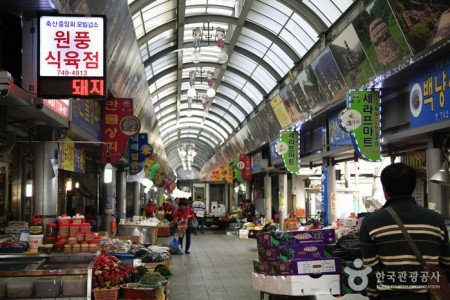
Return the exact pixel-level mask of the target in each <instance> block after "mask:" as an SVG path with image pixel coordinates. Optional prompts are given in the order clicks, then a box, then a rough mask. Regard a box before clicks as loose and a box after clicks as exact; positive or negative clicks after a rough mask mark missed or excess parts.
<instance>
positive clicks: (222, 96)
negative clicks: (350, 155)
mask: <svg viewBox="0 0 450 300" xmlns="http://www.w3.org/2000/svg"><path fill="white" fill-rule="evenodd" d="M352 2H353V1H352V0H321V1H312V0H303V1H298V0H279V1H277V0H245V1H244V0H178V1H177V0H129V1H128V5H129V7H130V13H131V15H132V20H133V24H134V28H135V32H136V38H137V41H138V45H139V47H140V48H139V49H140V53H141V57H142V61H143V64H144V68H145V75H146V77H147V81H148V86H149V91H150V94H151V98H152V102H153V105H154V109H155V117H156V119H157V121H158V124H159V128H160V135H161V138H162V141H163V144H164V148H165V152H166V155H167V158H168V162H169V165H170V167H172V168H173V169H174V170H177V172H178V171H181V170H180V168H181V166H182V162H181V159H180V158H179V154H178V148H179V146H180V145H183V144H195V147H196V149H197V153H198V155H197V156H196V157H195V159H194V162H193V168H195V169H196V172H197V171H198V170H200V169H201V168H202V167H203V164H205V163H206V162H207V161H208V160H209V159H210V158H211V157H212V156H213V154H214V153H215V152H216V151H217V150H218V149H219V148H220V147H221V146H222V145H223V143H224V142H225V141H227V140H228V139H229V138H230V136H232V135H233V134H235V133H236V131H237V128H239V127H240V126H241V125H242V124H243V123H244V122H245V121H246V120H247V119H248V118H249V115H250V114H251V113H252V112H253V111H254V110H255V108H256V107H257V106H258V105H259V104H260V103H261V102H262V101H263V100H264V99H265V98H266V97H267V95H268V94H269V93H270V92H271V91H272V90H273V89H274V88H275V87H276V86H277V84H278V83H279V82H280V81H281V80H282V79H283V77H285V75H286V74H287V73H288V72H289V71H290V70H291V69H292V68H293V67H294V64H295V63H297V62H299V61H300V60H301V58H302V57H303V56H304V55H305V54H306V53H307V52H308V50H310V49H311V48H312V47H313V46H314V45H315V43H316V42H317V41H318V40H319V36H320V34H321V33H323V32H325V31H326V30H327V29H328V28H329V27H330V26H331V25H332V24H333V23H334V22H335V21H336V20H337V19H338V18H339V17H340V16H341V15H342V14H343V12H344V11H345V10H346V9H347V8H348V7H349V6H350V5H351V4H352ZM219 27H220V28H222V29H224V30H225V33H226V35H225V38H224V45H223V51H224V52H225V53H226V54H227V55H228V60H226V61H225V62H221V63H219V62H218V55H219V54H220V53H221V48H220V47H218V43H217V36H216V35H217V32H218V30H217V29H218V28H219ZM196 28H201V30H202V33H201V39H200V41H199V43H196V44H195V46H196V47H195V48H194V36H193V31H194V30H195V29H196ZM197 41H198V40H197ZM194 52H197V53H198V62H197V60H196V58H195V56H194V55H193V54H194ZM193 72H195V77H191V76H190V75H191V74H193ZM208 76H212V78H213V79H212V80H211V77H210V79H209V80H208ZM193 78H195V79H193ZM191 87H193V88H194V89H195V91H196V96H195V97H190V96H188V91H189V90H190V88H191ZM210 88H212V89H214V91H215V92H216V93H215V96H213V97H208V96H207V91H208V89H210ZM183 172H184V173H186V171H183ZM197 173H198V172H197Z"/></svg>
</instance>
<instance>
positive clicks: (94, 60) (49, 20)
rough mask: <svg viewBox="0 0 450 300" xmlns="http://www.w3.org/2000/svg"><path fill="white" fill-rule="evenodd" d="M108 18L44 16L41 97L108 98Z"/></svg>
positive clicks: (41, 24)
mask: <svg viewBox="0 0 450 300" xmlns="http://www.w3.org/2000/svg"><path fill="white" fill-rule="evenodd" d="M105 47H106V17H105V16H94V15H91V16H81V15H58V16H41V17H40V18H39V30H38V89H37V91H38V96H39V97H42V98H51V99H54V98H63V99H64V98H66V99H67V98H91V99H93V98H97V99H99V98H105V96H106V85H107V84H106V48H105Z"/></svg>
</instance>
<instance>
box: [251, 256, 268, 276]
mask: <svg viewBox="0 0 450 300" xmlns="http://www.w3.org/2000/svg"><path fill="white" fill-rule="evenodd" d="M253 271H254V272H255V273H258V274H263V275H272V263H270V262H268V261H260V260H256V259H254V260H253Z"/></svg>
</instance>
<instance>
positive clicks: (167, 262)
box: [144, 259, 170, 270]
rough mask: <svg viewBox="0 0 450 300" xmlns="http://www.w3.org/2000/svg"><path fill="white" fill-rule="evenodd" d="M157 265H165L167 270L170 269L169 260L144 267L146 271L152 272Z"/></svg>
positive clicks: (147, 264)
mask: <svg viewBox="0 0 450 300" xmlns="http://www.w3.org/2000/svg"><path fill="white" fill-rule="evenodd" d="M158 265H166V267H167V268H170V259H166V260H165V261H160V262H152V263H144V267H146V268H147V269H148V270H154V269H155V268H156V267H157V266H158Z"/></svg>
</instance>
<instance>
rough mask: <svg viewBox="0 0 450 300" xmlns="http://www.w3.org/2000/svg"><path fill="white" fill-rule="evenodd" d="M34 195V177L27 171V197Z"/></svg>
mask: <svg viewBox="0 0 450 300" xmlns="http://www.w3.org/2000/svg"><path fill="white" fill-rule="evenodd" d="M32 196H33V179H32V178H31V172H30V171H28V173H27V183H26V185H25V197H32Z"/></svg>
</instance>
